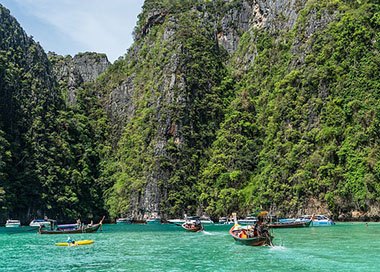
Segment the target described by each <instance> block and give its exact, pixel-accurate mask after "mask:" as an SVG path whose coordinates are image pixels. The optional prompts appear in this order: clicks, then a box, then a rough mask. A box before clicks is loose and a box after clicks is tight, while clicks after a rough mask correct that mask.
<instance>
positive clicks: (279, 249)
mask: <svg viewBox="0 0 380 272" xmlns="http://www.w3.org/2000/svg"><path fill="white" fill-rule="evenodd" d="M271 250H277V251H282V250H286V247H285V246H272V247H271Z"/></svg>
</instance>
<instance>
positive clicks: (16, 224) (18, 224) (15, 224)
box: [5, 219, 21, 228]
mask: <svg viewBox="0 0 380 272" xmlns="http://www.w3.org/2000/svg"><path fill="white" fill-rule="evenodd" d="M5 227H6V228H18V227H21V222H20V220H15V219H8V220H7V222H6V223H5Z"/></svg>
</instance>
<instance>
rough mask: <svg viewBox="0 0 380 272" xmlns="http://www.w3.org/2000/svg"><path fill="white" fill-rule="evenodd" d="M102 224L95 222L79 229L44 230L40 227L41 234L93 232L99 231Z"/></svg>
mask: <svg viewBox="0 0 380 272" xmlns="http://www.w3.org/2000/svg"><path fill="white" fill-rule="evenodd" d="M101 225H102V224H95V225H93V226H91V227H84V228H79V229H63V230H44V229H39V233H40V234H77V233H92V232H97V231H98V229H99V228H100V226H101Z"/></svg>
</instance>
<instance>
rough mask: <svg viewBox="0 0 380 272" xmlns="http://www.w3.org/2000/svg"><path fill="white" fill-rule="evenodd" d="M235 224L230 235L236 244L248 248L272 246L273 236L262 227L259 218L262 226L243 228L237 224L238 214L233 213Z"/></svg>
mask: <svg viewBox="0 0 380 272" xmlns="http://www.w3.org/2000/svg"><path fill="white" fill-rule="evenodd" d="M233 217H234V221H235V224H234V226H232V228H231V229H230V231H229V233H230V235H231V236H232V237H233V238H234V239H235V241H236V242H238V243H240V244H243V245H248V246H272V245H273V244H272V240H273V236H271V235H270V233H269V230H268V229H267V228H265V227H264V225H262V219H261V218H260V217H259V222H260V224H261V225H260V226H258V227H255V226H253V225H251V226H241V225H239V224H238V223H237V219H236V213H233Z"/></svg>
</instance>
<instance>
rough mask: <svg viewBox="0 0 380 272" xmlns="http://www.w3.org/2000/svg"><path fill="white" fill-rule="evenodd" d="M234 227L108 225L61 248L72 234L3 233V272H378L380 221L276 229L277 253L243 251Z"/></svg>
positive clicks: (0, 258)
mask: <svg viewBox="0 0 380 272" xmlns="http://www.w3.org/2000/svg"><path fill="white" fill-rule="evenodd" d="M228 230H229V227H228V226H206V227H205V231H204V232H201V233H190V232H186V231H184V230H183V229H182V228H181V227H178V226H175V225H156V226H155V225H104V226H103V231H102V232H98V233H91V234H73V235H71V237H72V238H74V239H75V240H83V239H93V240H95V243H94V244H92V245H87V246H78V247H57V246H55V245H54V243H56V242H64V241H65V240H66V239H67V237H66V235H40V234H37V233H35V232H34V231H33V232H31V231H24V232H22V233H14V234H10V233H9V229H5V228H4V227H2V228H0V271H301V270H303V271H380V258H379V257H380V223H369V224H368V226H366V225H365V223H338V224H337V225H336V226H333V227H310V228H301V229H279V230H277V229H276V230H274V233H273V234H274V236H275V240H274V244H275V247H249V246H243V245H239V244H237V243H236V242H234V240H233V239H232V238H231V237H230V235H229V234H228Z"/></svg>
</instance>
